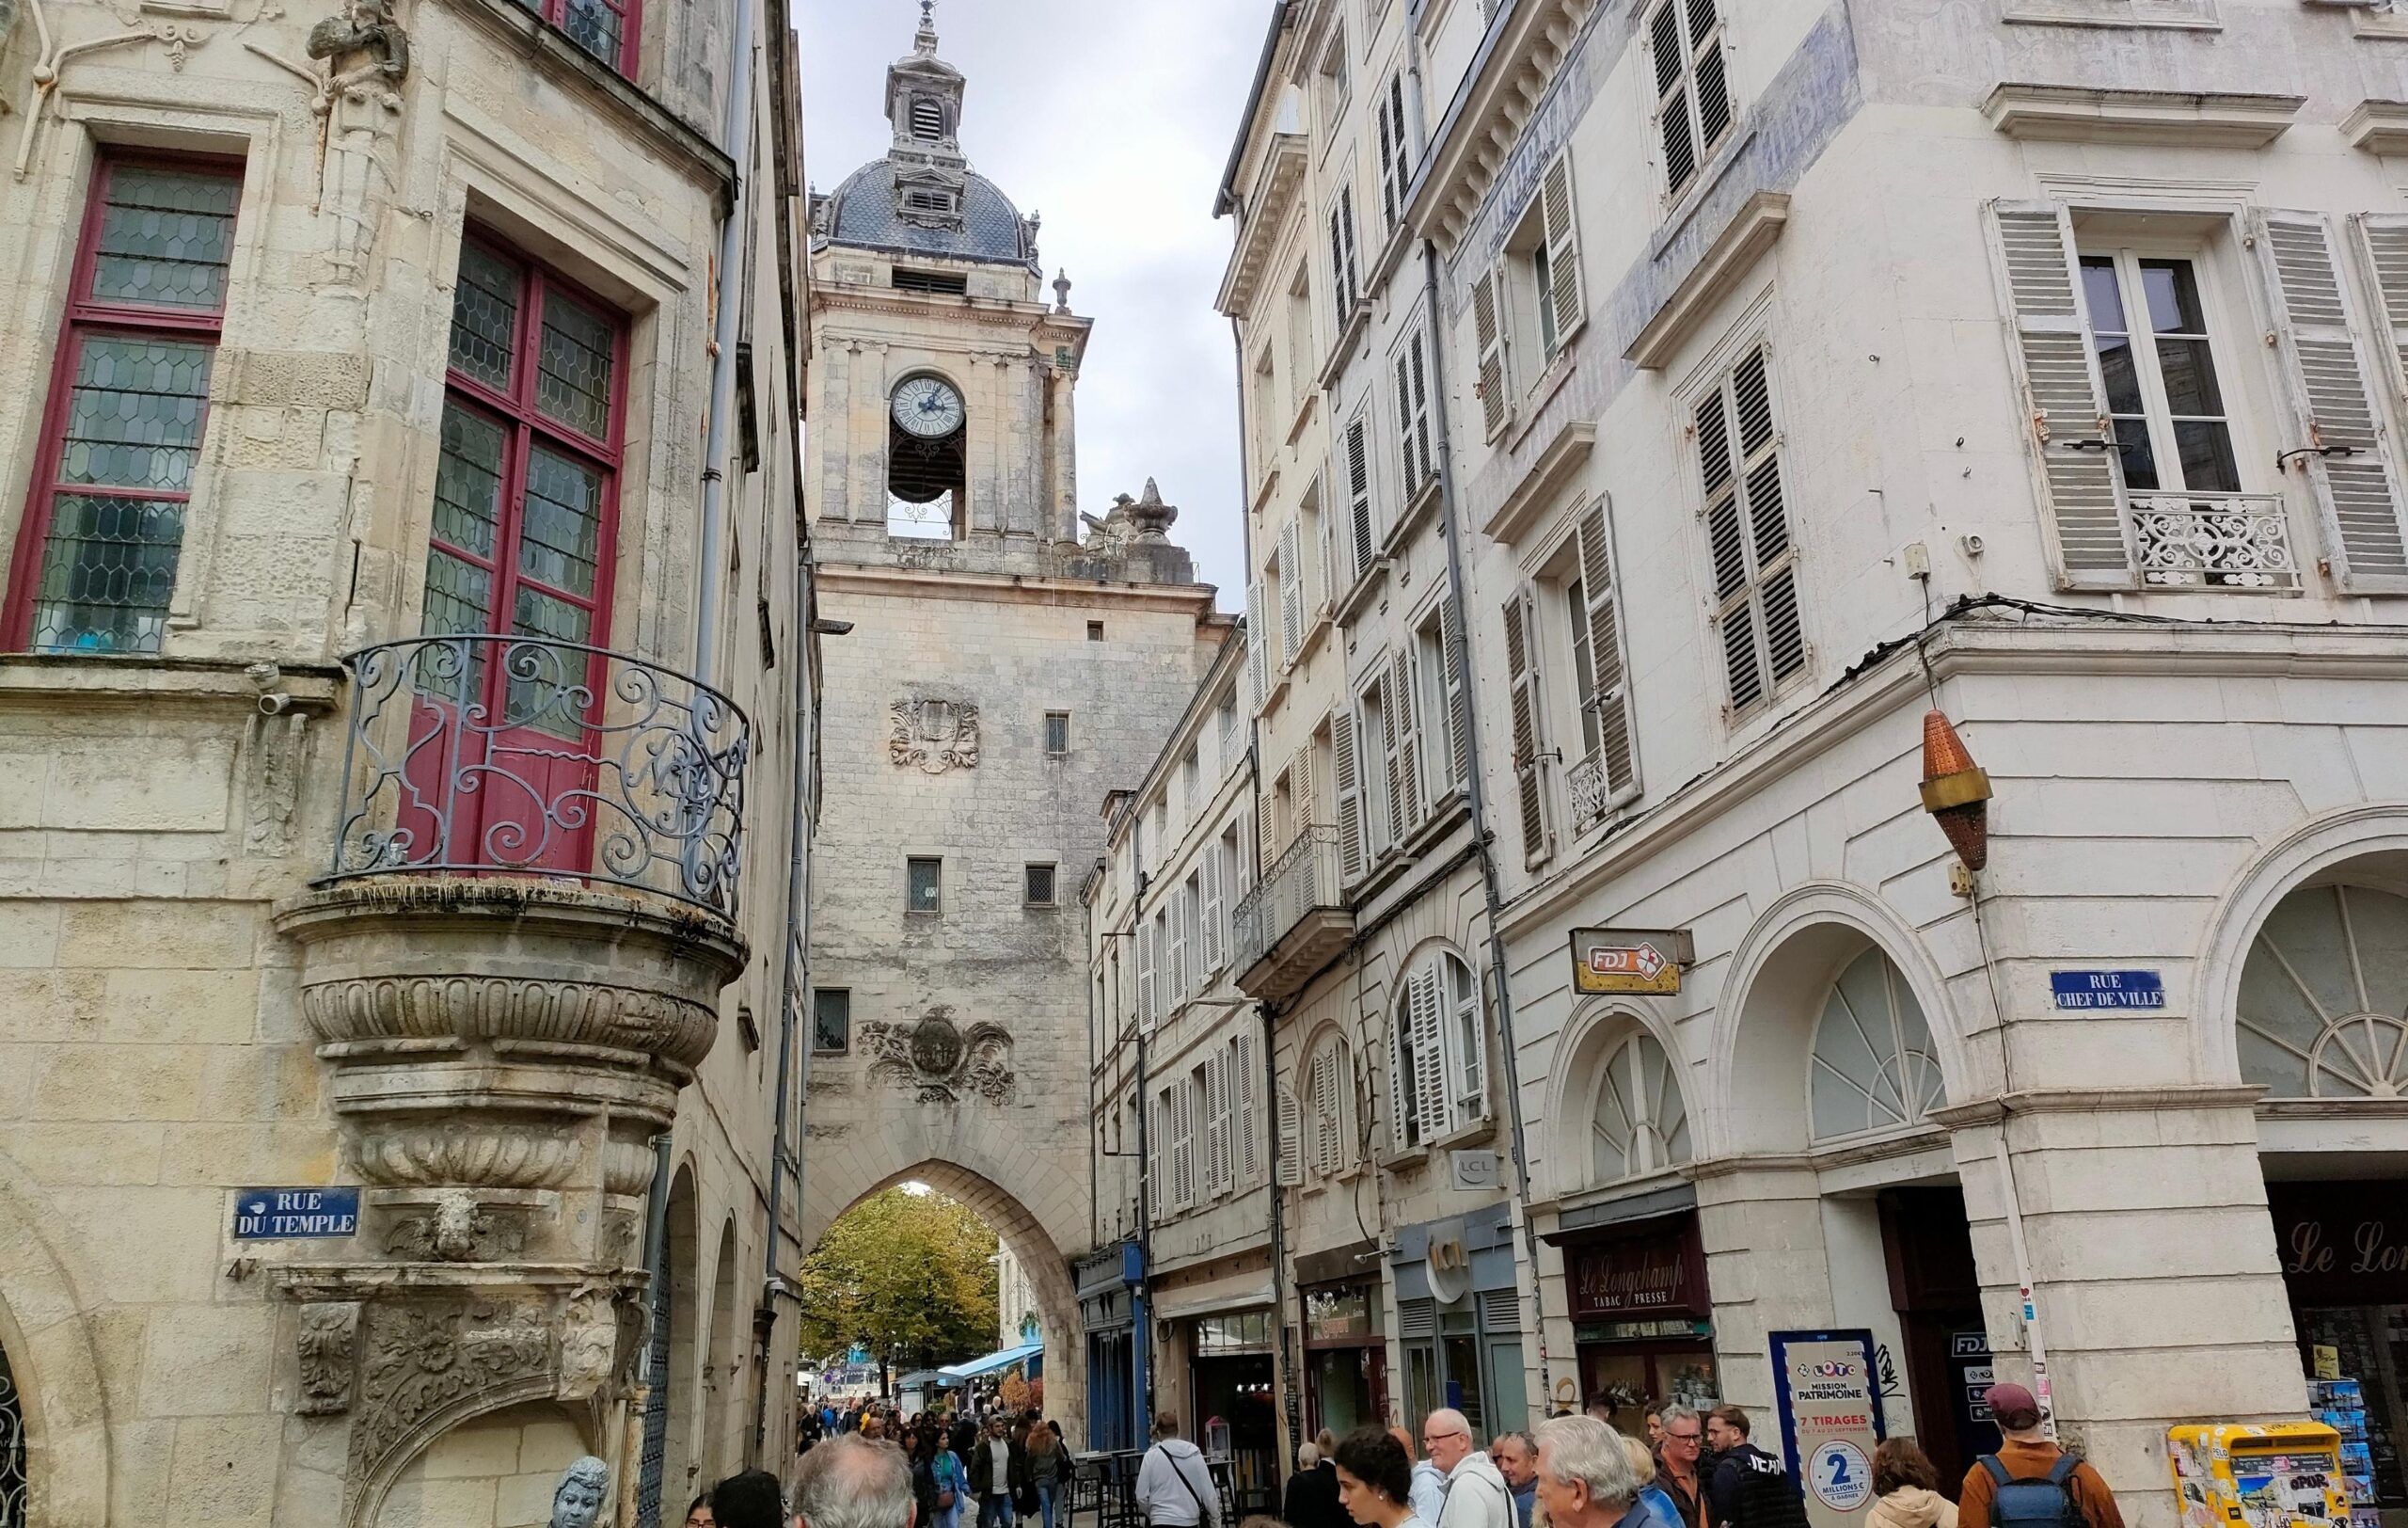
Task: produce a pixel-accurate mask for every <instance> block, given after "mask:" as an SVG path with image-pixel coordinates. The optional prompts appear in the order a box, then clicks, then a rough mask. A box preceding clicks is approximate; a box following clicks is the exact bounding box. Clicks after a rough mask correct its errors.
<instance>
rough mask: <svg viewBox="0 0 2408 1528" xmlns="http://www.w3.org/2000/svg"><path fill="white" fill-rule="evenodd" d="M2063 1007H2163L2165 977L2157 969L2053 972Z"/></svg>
mask: <svg viewBox="0 0 2408 1528" xmlns="http://www.w3.org/2000/svg"><path fill="white" fill-rule="evenodd" d="M2049 992H2050V995H2051V996H2052V998H2053V999H2054V1000H2055V1002H2056V1006H2057V1007H2059V1008H2078V1009H2093V1008H2163V1007H2164V1006H2165V978H2163V977H2162V976H2161V975H2159V974H2158V973H2157V972H2155V971H2052V972H2050V973H2049Z"/></svg>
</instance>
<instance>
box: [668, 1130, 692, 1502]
mask: <svg viewBox="0 0 2408 1528" xmlns="http://www.w3.org/2000/svg"><path fill="white" fill-rule="evenodd" d="M700 1221H701V1210H700V1209H699V1208H698V1206H697V1204H696V1197H695V1190H694V1170H693V1168H692V1167H691V1165H681V1166H680V1167H679V1168H678V1170H677V1176H676V1177H675V1178H674V1179H673V1180H672V1181H671V1184H670V1187H669V1218H668V1227H667V1232H668V1253H667V1261H668V1268H669V1343H668V1355H669V1359H668V1372H667V1374H666V1376H665V1382H666V1383H667V1385H668V1387H669V1399H668V1403H667V1404H668V1431H667V1432H666V1434H665V1435H664V1437H663V1441H662V1446H661V1456H660V1459H661V1463H660V1500H661V1502H662V1503H663V1506H662V1509H661V1510H662V1511H664V1512H666V1511H667V1510H668V1506H667V1504H668V1503H671V1502H673V1501H674V1502H684V1501H687V1500H688V1499H689V1498H690V1497H692V1495H693V1494H694V1492H695V1490H696V1489H697V1487H696V1485H695V1482H696V1481H698V1480H700V1479H701V1478H702V1475H703V1456H702V1454H701V1451H700V1448H699V1445H698V1439H699V1436H700V1435H699V1433H698V1431H697V1429H698V1428H699V1426H700V1419H699V1418H697V1417H696V1415H695V1411H696V1407H695V1404H694V1399H695V1394H696V1392H697V1389H698V1385H697V1381H698V1379H699V1378H700V1377H699V1375H697V1373H696V1372H695V1371H696V1367H697V1364H698V1363H699V1361H700V1360H699V1353H700V1348H699V1346H698V1345H697V1343H696V1340H695V1339H696V1331H695V1328H696V1325H697V1323H698V1321H699V1319H700V1317H701V1309H700V1305H699V1303H698V1302H699V1299H700V1296H701V1293H702V1291H701V1288H700V1272H699V1269H698V1266H697V1264H696V1260H697V1259H698V1258H699V1257H700V1256H701V1255H702V1253H701V1248H700V1246H699V1243H700V1242H701V1240H702V1227H701V1224H700Z"/></svg>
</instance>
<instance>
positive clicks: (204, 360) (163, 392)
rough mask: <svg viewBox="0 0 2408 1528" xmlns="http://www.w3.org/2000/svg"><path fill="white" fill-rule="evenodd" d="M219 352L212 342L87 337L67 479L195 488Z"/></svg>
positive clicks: (73, 404)
mask: <svg viewBox="0 0 2408 1528" xmlns="http://www.w3.org/2000/svg"><path fill="white" fill-rule="evenodd" d="M213 356H214V350H213V348H212V347H211V346H209V345H207V344H191V343H186V342H180V341H173V340H141V339H135V338H132V337H125V338H119V337H117V336H113V335H93V336H90V337H89V338H87V339H86V340H85V341H84V342H82V345H81V347H80V348H79V349H78V351H77V353H76V357H75V384H74V392H73V393H72V394H71V397H70V398H69V400H68V405H67V438H66V441H65V446H64V450H63V452H62V454H61V457H60V460H59V464H58V478H59V481H60V482H61V483H73V484H95V485H99V484H105V485H110V486H112V487H122V488H149V489H152V490H156V491H159V492H165V493H183V492H186V491H188V490H190V488H191V487H192V468H193V459H194V457H195V455H196V454H198V450H199V447H200V424H201V414H202V411H203V407H204V406H205V405H206V404H207V402H208V398H209V366H210V361H211V359H212V358H213Z"/></svg>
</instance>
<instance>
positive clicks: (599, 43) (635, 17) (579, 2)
mask: <svg viewBox="0 0 2408 1528" xmlns="http://www.w3.org/2000/svg"><path fill="white" fill-rule="evenodd" d="M518 3H519V4H520V5H522V6H525V7H526V8H528V9H529V10H531V11H533V12H534V13H535V14H536V15H538V16H541V17H543V18H544V20H546V21H547V22H549V23H551V24H553V25H554V26H557V27H559V28H560V29H561V30H562V31H563V32H565V33H567V34H568V40H570V41H571V42H574V43H576V44H577V45H578V47H580V48H583V49H584V50H585V51H586V52H587V53H590V54H592V55H593V56H594V57H596V58H598V59H600V60H601V61H602V62H603V63H604V64H606V65H608V66H609V67H610V68H611V69H613V70H616V71H617V72H620V73H622V74H625V75H626V76H627V77H628V78H630V79H632V78H634V77H635V72H636V36H637V33H638V32H639V31H640V30H641V28H640V25H639V21H640V15H639V12H638V10H637V8H636V4H635V0H627V3H626V4H625V5H620V4H614V3H613V0H518Z"/></svg>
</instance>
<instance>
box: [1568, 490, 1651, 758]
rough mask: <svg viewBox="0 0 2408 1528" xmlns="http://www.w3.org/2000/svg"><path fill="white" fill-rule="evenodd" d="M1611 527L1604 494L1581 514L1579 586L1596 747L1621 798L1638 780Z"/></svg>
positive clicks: (1589, 702) (1589, 704) (1589, 699)
mask: <svg viewBox="0 0 2408 1528" xmlns="http://www.w3.org/2000/svg"><path fill="white" fill-rule="evenodd" d="M1610 533H1611V531H1610V527H1609V526H1608V522H1607V518H1606V501H1605V500H1604V499H1603V498H1602V497H1601V498H1599V499H1598V500H1597V501H1595V502H1594V503H1592V504H1591V505H1590V506H1589V508H1588V510H1587V512H1586V513H1585V514H1583V515H1582V516H1581V517H1580V587H1581V590H1582V592H1583V593H1584V594H1585V595H1586V596H1587V598H1588V602H1589V608H1588V616H1589V621H1588V627H1589V645H1590V653H1589V672H1590V673H1591V674H1592V675H1594V676H1596V689H1595V690H1593V691H1592V692H1591V693H1590V695H1589V698H1588V700H1587V701H1586V702H1585V704H1586V705H1587V706H1588V707H1589V708H1590V709H1591V710H1592V711H1593V712H1594V713H1595V714H1596V718H1597V739H1598V742H1597V751H1598V754H1599V755H1600V756H1601V762H1602V763H1603V765H1604V768H1605V775H1606V789H1607V791H1608V793H1609V794H1610V795H1613V796H1621V795H1623V794H1624V793H1625V792H1626V791H1628V790H1630V789H1631V788H1633V787H1634V786H1636V785H1637V784H1638V783H1639V760H1638V756H1637V753H1636V751H1635V749H1634V748H1633V746H1632V742H1631V715H1630V684H1629V676H1628V674H1627V673H1626V672H1625V670H1624V667H1623V649H1622V609H1621V601H1620V599H1619V598H1617V597H1616V592H1615V588H1614V569H1613V557H1612V552H1611V549H1610V544H1609V542H1608V536H1609V535H1610Z"/></svg>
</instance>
